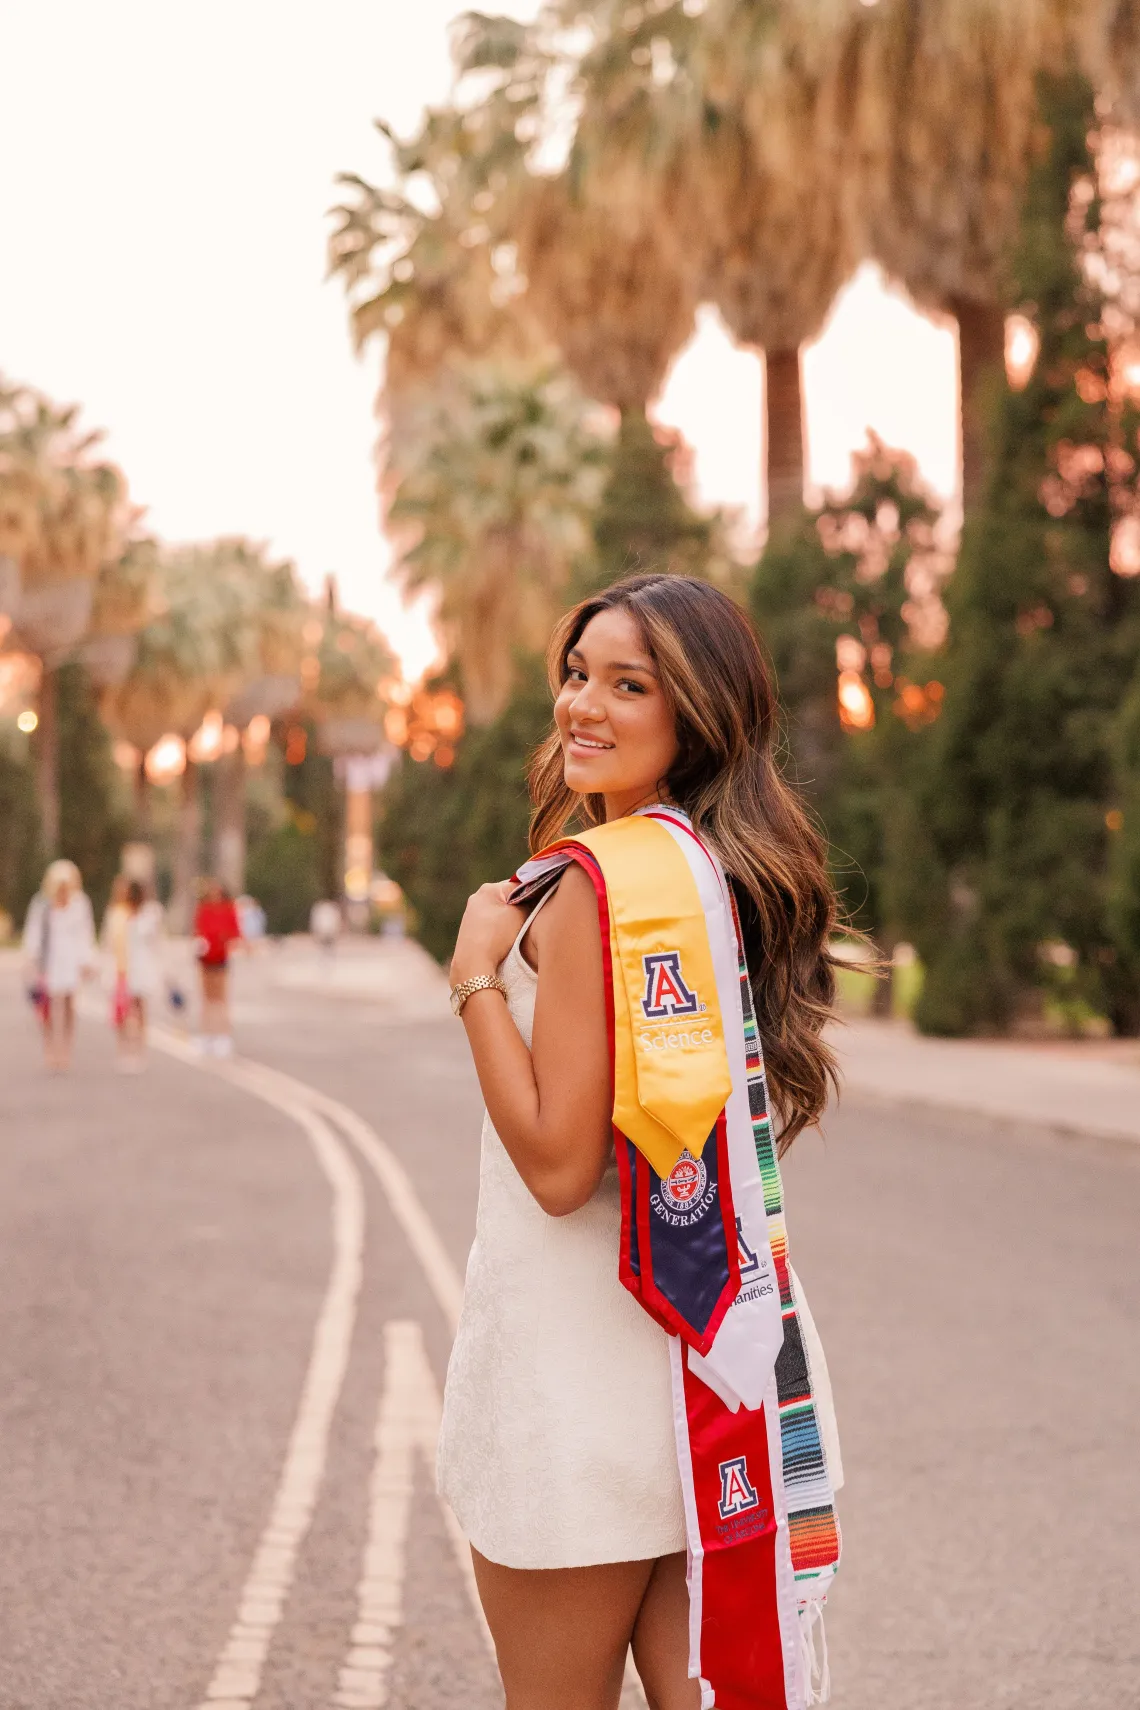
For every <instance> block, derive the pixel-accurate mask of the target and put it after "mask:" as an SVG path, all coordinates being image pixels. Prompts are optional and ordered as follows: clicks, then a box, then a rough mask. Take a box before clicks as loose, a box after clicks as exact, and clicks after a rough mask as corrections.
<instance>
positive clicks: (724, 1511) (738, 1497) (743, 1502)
mask: <svg viewBox="0 0 1140 1710" xmlns="http://www.w3.org/2000/svg"><path fill="white" fill-rule="evenodd" d="M717 1506H718V1507H719V1509H720V1517H721V1519H722V1520H729V1519H731V1517H732V1516H733V1515H734V1514H745V1513H747V1511H748V1509H750V1508H759V1506H760V1498H759V1496H757V1494H756V1487H755V1486H754V1485H753V1483H752V1481H751V1479H750V1478H749V1477H748V1461H747V1459H746V1457H745V1456H744V1455H737V1456H736V1457H735V1458H734V1459H733V1460H731V1461H721V1463H720V1502H719V1503H718V1505H717Z"/></svg>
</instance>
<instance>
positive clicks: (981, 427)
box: [949, 297, 1005, 510]
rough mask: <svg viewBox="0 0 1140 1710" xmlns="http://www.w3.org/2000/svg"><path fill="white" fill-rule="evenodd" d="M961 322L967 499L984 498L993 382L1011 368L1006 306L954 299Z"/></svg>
mask: <svg viewBox="0 0 1140 1710" xmlns="http://www.w3.org/2000/svg"><path fill="white" fill-rule="evenodd" d="M949 308H950V313H951V314H952V315H953V316H954V317H955V319H956V320H957V322H958V395H959V409H960V411H961V416H960V421H961V437H962V504H963V507H964V509H966V510H969V509H970V507H971V506H972V505H973V504H975V503H976V502H977V500H978V499H980V498H981V496H982V492H983V490H984V487H985V479H986V423H987V419H988V415H989V401H990V396H991V392H992V388H993V385H994V383H995V381H996V380H997V379H999V378H1000V377H1001V375H1002V374H1004V372H1005V311H1004V309H1003V308H1002V307H1001V305H1000V304H999V303H980V302H976V301H973V300H972V299H970V298H966V297H952V298H951V299H950V304H949Z"/></svg>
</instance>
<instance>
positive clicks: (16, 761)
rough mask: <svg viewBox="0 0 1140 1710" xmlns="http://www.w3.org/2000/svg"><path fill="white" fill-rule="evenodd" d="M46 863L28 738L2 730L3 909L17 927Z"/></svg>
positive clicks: (0, 866)
mask: <svg viewBox="0 0 1140 1710" xmlns="http://www.w3.org/2000/svg"><path fill="white" fill-rule="evenodd" d="M43 865H44V859H43V846H42V843H41V840H40V814H39V807H38V804H37V802H36V775H35V770H34V768H33V765H32V762H31V757H30V755H29V753H28V742H27V738H26V737H23V736H19V735H18V734H17V733H16V732H15V731H12V732H11V734H10V735H9V733H8V732H7V731H4V730H0V909H2V910H3V911H4V913H5V914H6V915H7V916H8V917H9V919H10V920H11V923H12V926H13V928H14V929H15V930H17V931H18V930H19V929H20V928H21V926H22V925H23V921H24V915H25V914H26V913H27V908H28V904H29V902H30V901H31V899H32V896H33V894H34V892H35V890H36V887H37V886H38V884H39V882H40V875H41V872H42V870H43Z"/></svg>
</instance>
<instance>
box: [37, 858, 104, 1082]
mask: <svg viewBox="0 0 1140 1710" xmlns="http://www.w3.org/2000/svg"><path fill="white" fill-rule="evenodd" d="M23 953H24V966H25V969H26V971H27V979H28V991H29V995H30V996H31V998H32V1001H33V1002H34V1003H35V1005H36V1009H37V1010H38V1012H39V1016H40V1019H41V1022H42V1024H43V1036H44V1060H45V1062H46V1063H47V1066H48V1068H49V1069H53V1070H62V1069H66V1068H68V1067H69V1065H70V1063H71V1047H72V1041H73V1038H74V1035H75V994H76V992H77V991H78V989H79V984H80V981H81V980H84V979H89V978H90V977H91V976H92V975H93V974H94V972H95V965H96V951H95V920H94V916H93V915H92V912H91V903H90V900H89V899H88V897H87V895H86V893H85V891H84V889H83V880H82V878H81V877H80V873H79V868H78V867H77V866H76V865H75V863H74V861H53V862H52V863H51V866H50V867H49V868H48V870H47V872H46V873H45V874H44V877H43V883H42V884H41V886H40V889H39V891H38V893H37V894H36V896H34V897H33V898H32V901H31V904H30V906H29V908H28V914H27V918H26V920H25V922H24V941H23Z"/></svg>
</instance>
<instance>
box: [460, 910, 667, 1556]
mask: <svg viewBox="0 0 1140 1710" xmlns="http://www.w3.org/2000/svg"><path fill="white" fill-rule="evenodd" d="M530 919H531V920H533V919H534V915H533V913H532V914H531V917H530ZM527 924H528V926H529V924H530V922H529V921H528V923H527ZM524 930H525V929H524ZM500 973H501V974H502V977H503V980H504V982H505V983H506V987H507V1001H508V1003H509V1005H510V1011H511V1015H512V1016H513V1018H514V1021H515V1024H516V1026H517V1027H518V1030H519V1032H520V1033H521V1034H522V1036H523V1038H524V1039H525V1040H526V1042H527V1044H528V1045H529V1044H530V1039H531V1029H532V1026H533V1022H534V999H535V993H536V991H537V988H538V976H537V974H535V972H534V970H533V969H532V968H530V967H529V966H528V964H527V963H526V962H525V961H524V959H523V956H522V953H521V951H520V948H519V943H518V942H516V943H515V945H514V946H513V948H512V949H511V952H510V954H509V955H508V957H507V959H506V961H505V962H504V963H503V964H502V967H501V969H500ZM620 1225H621V1197H620V1189H619V1186H618V1175H617V1166H616V1165H611V1167H610V1168H609V1169H608V1170H607V1171H606V1174H605V1176H604V1177H603V1179H602V1183H601V1185H600V1187H599V1188H598V1190H597V1192H596V1193H595V1194H594V1197H593V1198H592V1199H591V1200H590V1202H589V1204H588V1205H584V1206H583V1207H582V1209H581V1211H575V1212H572V1213H571V1215H570V1216H569V1217H548V1216H547V1215H546V1213H545V1212H544V1211H543V1210H542V1209H541V1208H540V1207H539V1205H538V1204H537V1202H536V1201H535V1200H534V1199H533V1198H532V1197H531V1195H530V1193H529V1191H528V1190H527V1188H526V1187H525V1186H524V1184H523V1181H522V1178H521V1176H520V1175H519V1173H518V1171H517V1170H516V1169H515V1167H514V1165H513V1164H512V1163H511V1160H510V1158H509V1157H508V1156H507V1153H506V1151H505V1149H504V1147H503V1143H502V1141H501V1140H500V1139H499V1137H498V1135H497V1134H496V1133H495V1130H494V1128H493V1127H492V1126H491V1122H490V1118H484V1122H483V1149H482V1160H481V1164H480V1170H479V1210H478V1215H477V1220H476V1228H475V1244H474V1246H473V1247H472V1249H471V1257H470V1258H469V1260H468V1262H467V1282H466V1288H465V1291H464V1296H463V1311H462V1314H461V1316H460V1320H459V1329H458V1332H457V1334H456V1338H455V1346H454V1348H453V1349H452V1352H451V1362H450V1364H449V1366H448V1370H447V1389H446V1392H445V1395H444V1403H443V1429H442V1431H441V1433H440V1442H439V1488H440V1491H441V1493H442V1494H443V1495H444V1496H445V1497H446V1498H447V1500H448V1502H450V1504H451V1506H452V1508H453V1509H454V1510H455V1513H456V1516H457V1517H458V1520H459V1523H460V1525H461V1526H462V1527H463V1530H464V1532H465V1533H466V1534H467V1536H468V1538H470V1540H471V1542H472V1543H473V1544H474V1546H475V1548H476V1549H477V1550H478V1551H479V1552H480V1554H481V1555H484V1556H486V1557H487V1558H488V1560H489V1561H493V1562H500V1563H502V1565H503V1566H504V1567H515V1568H561V1567H588V1566H590V1565H592V1564H593V1563H595V1562H621V1561H641V1560H645V1559H648V1558H650V1557H655V1556H663V1555H668V1554H669V1553H670V1552H671V1551H674V1550H683V1549H684V1547H685V1518H684V1511H683V1508H682V1504H681V1484H680V1479H679V1477H678V1473H677V1456H676V1450H675V1448H674V1442H673V1404H672V1399H671V1393H670V1387H669V1351H668V1343H667V1339H666V1336H665V1333H664V1331H663V1330H661V1329H659V1328H658V1326H657V1325H656V1324H654V1323H653V1321H652V1319H651V1318H649V1317H648V1315H647V1314H646V1313H645V1312H644V1311H643V1310H642V1308H641V1307H640V1306H639V1305H638V1303H637V1301H636V1300H634V1298H633V1296H632V1295H631V1294H629V1292H628V1291H627V1290H626V1289H624V1288H623V1287H622V1285H621V1283H620V1282H619V1281H618V1240H619V1232H620Z"/></svg>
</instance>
